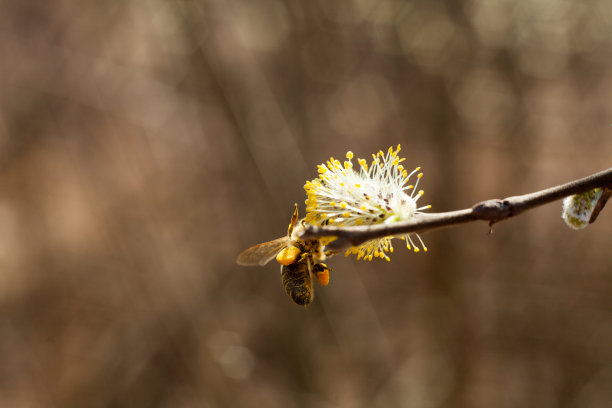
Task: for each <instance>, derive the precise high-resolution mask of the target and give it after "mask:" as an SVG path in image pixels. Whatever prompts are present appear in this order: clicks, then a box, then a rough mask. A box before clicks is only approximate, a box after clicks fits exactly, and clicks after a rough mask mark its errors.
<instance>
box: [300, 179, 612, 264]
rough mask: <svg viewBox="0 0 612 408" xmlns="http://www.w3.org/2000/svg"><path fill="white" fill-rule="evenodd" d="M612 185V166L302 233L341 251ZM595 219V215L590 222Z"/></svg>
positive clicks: (493, 219) (497, 217) (495, 217)
mask: <svg viewBox="0 0 612 408" xmlns="http://www.w3.org/2000/svg"><path fill="white" fill-rule="evenodd" d="M610 186H612V168H610V169H607V170H604V171H601V172H599V173H595V174H592V175H590V176H587V177H585V178H581V179H578V180H574V181H570V182H569V183H565V184H561V185H558V186H556V187H551V188H547V189H545V190H541V191H537V192H535V193H530V194H524V195H519V196H512V197H508V198H504V199H503V200H500V199H492V200H486V201H481V202H479V203H477V204H475V205H474V206H473V207H472V208H467V209H464V210H458V211H449V212H442V213H434V214H421V215H417V216H415V217H414V218H412V219H410V220H408V221H402V222H396V223H393V224H376V225H368V226H357V227H330V226H321V227H319V226H314V225H307V226H306V228H305V229H304V231H303V232H302V233H301V234H300V238H301V239H303V240H309V239H316V238H321V237H332V236H333V237H337V238H338V239H336V240H335V241H333V242H332V243H331V244H330V245H328V246H327V247H326V250H329V251H332V252H340V251H342V250H344V249H346V248H348V247H351V246H359V245H360V244H362V243H364V242H366V241H369V240H371V239H375V238H382V237H387V236H393V235H405V234H407V233H410V232H424V231H429V230H432V229H436V228H443V227H450V226H453V225H458V224H463V223H466V222H472V221H479V220H481V221H488V222H489V226H491V225H493V224H494V223H497V222H500V221H503V220H505V219H507V218H510V217H513V216H515V215H519V214H521V213H523V212H525V211H527V210H530V209H532V208H535V207H538V206H541V205H544V204H548V203H550V202H552V201H556V200H559V199H561V198H564V197H567V196H570V195H573V194H578V193H582V192H585V191H588V190H592V189H594V188H597V187H606V188H607V191H609V190H608V189H609V188H610ZM609 196H610V194H609V193H608V194H604V195H603V196H602V198H603V197H605V198H604V199H603V200H600V203H601V204H600V205H599V207H600V209H601V208H603V205H604V204H605V200H606V199H607V198H608V197H609ZM592 221H594V218H592V220H591V222H592Z"/></svg>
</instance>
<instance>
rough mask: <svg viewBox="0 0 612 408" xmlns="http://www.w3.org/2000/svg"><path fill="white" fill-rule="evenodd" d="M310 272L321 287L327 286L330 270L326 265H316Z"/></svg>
mask: <svg viewBox="0 0 612 408" xmlns="http://www.w3.org/2000/svg"><path fill="white" fill-rule="evenodd" d="M312 270H313V272H314V274H315V276H316V277H317V281H318V282H319V283H320V284H321V286H327V285H328V284H329V271H330V270H331V269H330V268H328V267H327V265H325V264H324V263H318V264H315V266H313V268H312Z"/></svg>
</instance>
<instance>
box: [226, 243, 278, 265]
mask: <svg viewBox="0 0 612 408" xmlns="http://www.w3.org/2000/svg"><path fill="white" fill-rule="evenodd" d="M288 243H289V237H282V238H278V239H275V240H274V241H269V242H264V243H263V244H259V245H255V246H253V247H250V248H249V249H247V250H245V251H243V252H242V253H241V254H240V255H238V258H236V262H237V263H238V265H247V266H248V265H259V266H264V265H265V264H267V263H268V262H270V261H271V260H272V259H273V258H274V257H275V256H276V254H278V253H279V252H280V250H281V249H283V248H284V247H286V246H287V244H288Z"/></svg>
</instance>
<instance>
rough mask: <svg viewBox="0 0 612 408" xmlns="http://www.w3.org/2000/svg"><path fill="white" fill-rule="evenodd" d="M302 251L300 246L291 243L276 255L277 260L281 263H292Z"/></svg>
mask: <svg viewBox="0 0 612 408" xmlns="http://www.w3.org/2000/svg"><path fill="white" fill-rule="evenodd" d="M301 252H302V251H300V248H298V247H295V246H293V245H289V246H288V247H286V248H283V249H282V250H281V251H280V252H279V253H278V255H276V260H277V261H278V263H279V264H281V265H285V266H287V265H291V264H293V263H295V261H296V260H297V258H298V256H299V255H300V253H301Z"/></svg>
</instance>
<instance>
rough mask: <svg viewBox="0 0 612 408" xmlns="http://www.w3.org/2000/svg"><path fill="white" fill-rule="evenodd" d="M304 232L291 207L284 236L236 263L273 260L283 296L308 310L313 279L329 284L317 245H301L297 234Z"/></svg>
mask: <svg viewBox="0 0 612 408" xmlns="http://www.w3.org/2000/svg"><path fill="white" fill-rule="evenodd" d="M303 229H304V220H303V219H302V220H300V221H298V207H297V204H295V209H294V211H293V215H292V216H291V222H290V223H289V228H288V229H287V236H284V237H282V238H278V239H275V240H273V241H269V242H264V243H262V244H259V245H255V246H253V247H251V248H249V249H247V250H245V251H244V252H242V253H241V254H240V255H238V258H237V259H236V262H237V263H238V264H239V265H259V266H263V265H266V264H267V263H268V262H270V261H271V260H272V259H273V258H275V257H276V260H277V261H278V263H280V264H281V270H280V272H281V281H282V283H283V287H284V288H285V292H287V295H289V297H290V298H291V300H293V302H294V303H295V304H297V305H299V306H304V307H306V306H308V305H310V304H311V303H312V300H313V299H314V286H313V277H316V279H317V281H318V282H319V283H320V284H321V285H323V286H326V285H327V284H328V283H329V268H328V267H327V265H325V264H324V263H321V261H324V260H325V259H326V258H327V254H325V253H324V251H323V245H322V244H321V241H320V240H318V239H316V240H308V241H302V240H301V239H299V238H298V235H299V232H300V231H302V230H303Z"/></svg>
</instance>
